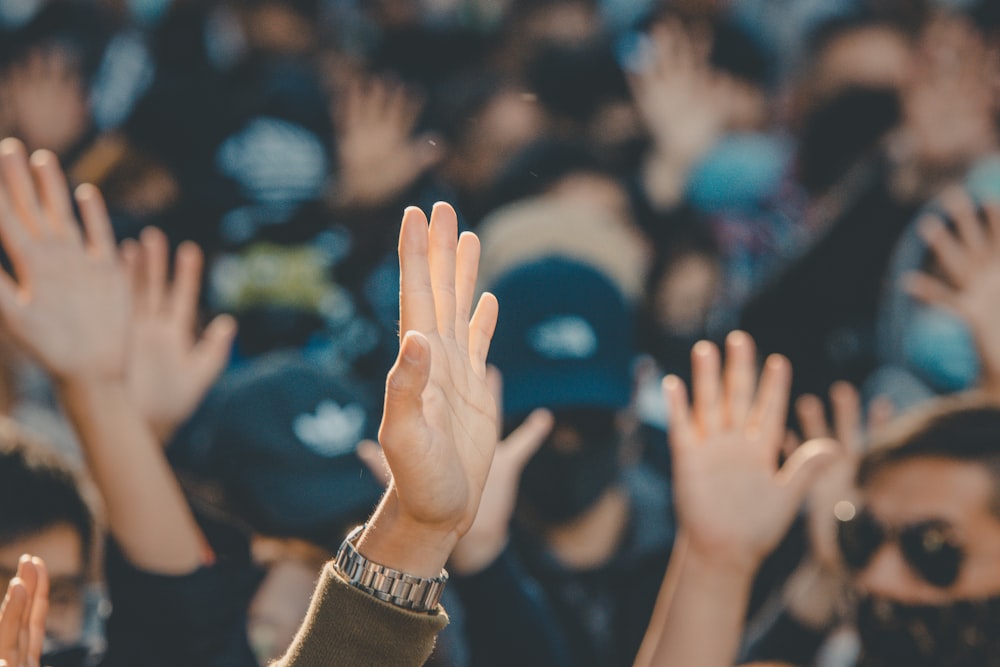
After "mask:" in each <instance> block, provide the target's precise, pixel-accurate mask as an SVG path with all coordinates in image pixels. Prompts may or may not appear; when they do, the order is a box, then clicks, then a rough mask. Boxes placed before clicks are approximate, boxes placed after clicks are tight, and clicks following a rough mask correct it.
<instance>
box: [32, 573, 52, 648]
mask: <svg viewBox="0 0 1000 667" xmlns="http://www.w3.org/2000/svg"><path fill="white" fill-rule="evenodd" d="M31 562H32V564H33V565H34V566H35V571H36V572H37V575H38V584H37V586H36V587H35V595H34V598H33V599H32V601H31V615H30V617H29V619H28V664H29V665H30V666H31V667H38V666H39V664H40V663H41V661H42V650H43V649H44V647H45V623H46V621H47V620H48V615H49V571H48V568H47V567H46V566H45V561H43V560H42V559H41V558H32V559H31Z"/></svg>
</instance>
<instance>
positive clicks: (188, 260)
mask: <svg viewBox="0 0 1000 667" xmlns="http://www.w3.org/2000/svg"><path fill="white" fill-rule="evenodd" d="M204 257H205V256H204V253H202V251H201V248H199V247H198V245H197V244H195V243H191V242H190V241H185V242H184V243H182V244H181V245H180V246H179V247H178V248H177V257H176V258H175V259H174V280H173V284H172V285H171V287H170V304H169V308H170V312H171V313H172V314H173V316H174V317H175V318H176V319H177V322H178V323H180V325H181V326H183V327H185V329H186V330H188V331H190V330H191V329H192V328H193V327H194V325H195V322H196V321H197V320H198V298H199V297H200V296H201V275H202V270H203V267H204V263H205V259H204Z"/></svg>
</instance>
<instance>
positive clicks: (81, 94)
mask: <svg viewBox="0 0 1000 667" xmlns="http://www.w3.org/2000/svg"><path fill="white" fill-rule="evenodd" d="M6 84H7V88H8V92H9V96H8V98H7V100H6V101H8V102H9V104H10V108H9V109H8V112H7V113H8V114H9V117H10V118H9V121H10V123H11V127H12V128H13V131H14V132H15V133H16V134H17V136H19V137H20V138H21V139H22V140H24V142H25V143H26V144H27V145H28V147H29V148H30V149H31V150H36V149H39V148H46V149H48V150H51V151H53V152H55V153H57V154H63V153H65V152H66V151H67V150H69V149H71V148H72V147H73V146H74V145H75V144H76V143H77V142H78V141H80V139H81V138H82V137H83V135H84V133H85V132H86V131H87V126H88V125H89V123H90V109H89V108H88V103H87V93H86V91H85V90H84V87H83V77H82V76H81V75H80V72H79V70H78V68H77V67H76V66H75V65H74V64H73V63H72V62H71V60H70V58H69V56H68V55H67V54H66V53H65V52H64V51H63V50H61V49H56V48H45V49H35V50H34V51H33V52H32V53H31V54H30V55H29V56H28V57H27V58H26V59H25V61H24V62H22V63H20V64H18V65H15V66H14V67H12V68H10V70H9V71H8V75H7V79H6Z"/></svg>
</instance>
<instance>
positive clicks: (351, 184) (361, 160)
mask: <svg viewBox="0 0 1000 667" xmlns="http://www.w3.org/2000/svg"><path fill="white" fill-rule="evenodd" d="M422 108H423V101H422V100H421V99H420V98H418V97H416V96H415V95H413V94H411V93H409V92H408V91H407V90H406V88H405V87H404V86H403V85H401V84H396V83H391V82H389V81H387V80H385V79H380V78H377V77H372V78H370V79H367V80H364V79H362V77H360V76H358V77H355V78H354V79H353V80H351V81H350V82H349V83H348V84H347V85H346V86H345V87H344V89H343V90H342V91H341V92H340V94H339V95H338V98H337V102H336V103H335V104H334V107H333V120H334V127H335V128H336V131H337V154H338V158H339V161H340V175H339V182H338V183H337V200H338V203H340V204H342V205H344V206H357V207H366V206H378V205H380V204H384V203H386V202H390V201H392V200H393V199H395V198H396V197H398V196H400V195H402V194H403V193H404V192H405V191H406V190H407V189H408V188H409V187H410V186H411V185H413V184H414V183H415V182H416V180H417V179H418V178H420V176H421V175H422V174H423V173H424V172H425V171H427V170H428V169H429V168H431V167H432V166H434V165H435V164H437V163H438V162H439V161H440V159H441V157H442V155H443V152H442V150H441V148H440V147H439V146H438V145H437V142H436V141H435V140H434V137H433V135H430V134H423V135H420V136H418V137H413V136H412V134H413V130H414V127H415V126H416V123H417V119H418V118H419V116H420V111H421V109H422Z"/></svg>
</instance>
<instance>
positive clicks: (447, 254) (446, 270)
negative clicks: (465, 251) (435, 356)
mask: <svg viewBox="0 0 1000 667" xmlns="http://www.w3.org/2000/svg"><path fill="white" fill-rule="evenodd" d="M428 239H429V243H430V247H429V249H428V263H429V265H430V271H431V287H432V289H433V290H434V311H435V313H436V314H437V330H438V333H439V334H440V335H442V336H444V337H447V338H454V336H455V300H456V294H455V262H456V258H455V255H456V252H457V246H458V217H457V216H456V215H455V209H453V208H452V207H451V206H449V205H448V204H445V203H443V202H438V203H436V204H434V210H433V212H432V213H431V226H430V230H429V232H428Z"/></svg>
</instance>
